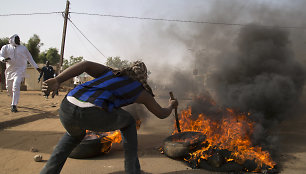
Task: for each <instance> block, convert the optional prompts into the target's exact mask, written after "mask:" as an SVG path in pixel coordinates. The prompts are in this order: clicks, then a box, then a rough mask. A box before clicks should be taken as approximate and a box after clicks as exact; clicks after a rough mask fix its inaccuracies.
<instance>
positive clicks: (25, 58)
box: [0, 35, 38, 105]
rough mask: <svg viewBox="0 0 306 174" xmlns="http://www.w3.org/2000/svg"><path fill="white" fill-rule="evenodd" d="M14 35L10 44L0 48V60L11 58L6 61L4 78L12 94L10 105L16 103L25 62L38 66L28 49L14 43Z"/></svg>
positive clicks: (25, 65) (24, 70)
mask: <svg viewBox="0 0 306 174" xmlns="http://www.w3.org/2000/svg"><path fill="white" fill-rule="evenodd" d="M16 36H17V35H14V36H12V37H11V38H10V44H7V45H4V46H3V47H2V48H1V50H0V61H2V60H4V59H5V58H11V60H8V61H7V62H6V70H5V79H6V86H7V90H8V92H9V94H10V95H11V96H12V105H17V103H18V100H19V93H20V83H21V81H22V79H23V78H24V76H25V72H26V69H27V62H30V64H31V65H32V66H34V67H35V68H38V66H37V64H36V63H35V61H34V60H33V57H32V55H31V54H30V52H29V50H28V49H27V48H26V47H25V46H23V45H16V44H15V42H14V41H15V37H16Z"/></svg>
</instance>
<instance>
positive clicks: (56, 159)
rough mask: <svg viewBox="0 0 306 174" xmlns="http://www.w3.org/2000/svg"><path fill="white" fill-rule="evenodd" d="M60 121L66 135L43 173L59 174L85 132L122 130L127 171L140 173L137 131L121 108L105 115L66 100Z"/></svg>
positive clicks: (63, 102) (133, 122) (61, 109)
mask: <svg viewBox="0 0 306 174" xmlns="http://www.w3.org/2000/svg"><path fill="white" fill-rule="evenodd" d="M59 114H60V120H61V122H62V124H63V126H64V128H65V129H66V131H67V132H66V133H65V134H64V136H63V137H62V138H61V140H60V141H59V142H58V144H57V145H56V147H55V149H54V151H53V152H52V155H51V157H50V159H49V160H48V162H47V163H46V165H45V166H44V168H43V169H42V170H41V172H40V174H57V173H60V172H61V170H62V168H63V166H64V164H65V162H66V160H67V158H68V156H69V154H70V153H71V152H72V150H73V149H74V148H75V147H76V146H77V145H78V144H79V143H80V142H81V141H82V139H83V138H84V136H85V134H86V130H92V131H100V132H108V131H114V130H118V129H120V131H121V135H122V142H123V147H124V152H125V163H124V166H125V172H126V173H127V174H140V165H139V161H138V155H137V131H136V122H135V119H134V118H133V117H132V116H131V115H130V114H129V113H128V112H127V111H125V110H123V109H121V108H119V109H114V110H113V111H112V112H106V111H104V110H102V109H100V108H98V107H87V108H81V107H78V106H76V105H74V104H72V103H70V102H69V101H68V100H67V99H66V97H65V98H64V99H63V101H62V104H61V107H60V111H59Z"/></svg>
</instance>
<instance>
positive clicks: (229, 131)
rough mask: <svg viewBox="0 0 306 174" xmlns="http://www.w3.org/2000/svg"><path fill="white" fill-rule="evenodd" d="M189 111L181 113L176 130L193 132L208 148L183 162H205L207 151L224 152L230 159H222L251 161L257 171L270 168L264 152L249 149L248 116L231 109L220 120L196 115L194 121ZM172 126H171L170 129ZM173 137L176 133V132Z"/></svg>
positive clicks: (258, 149) (251, 125) (189, 109)
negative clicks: (201, 134)
mask: <svg viewBox="0 0 306 174" xmlns="http://www.w3.org/2000/svg"><path fill="white" fill-rule="evenodd" d="M191 111H192V109H191V107H188V108H187V109H186V110H182V111H181V115H180V116H181V117H180V120H179V122H180V126H181V130H182V132H187V131H195V132H201V133H203V134H205V135H206V142H203V143H208V146H204V147H203V148H202V149H199V150H197V151H195V152H193V153H191V154H190V158H189V159H185V160H186V161H190V160H197V161H198V162H200V160H201V159H207V158H208V157H210V156H211V155H209V153H207V151H208V150H209V149H214V148H218V149H227V150H229V151H230V152H231V158H228V159H226V160H227V161H228V162H229V161H235V162H237V163H238V164H243V163H244V162H245V160H247V159H249V160H254V161H255V162H256V164H257V166H258V167H257V169H255V171H259V170H260V169H261V168H262V167H263V165H265V166H268V167H269V168H270V169H271V168H273V167H274V166H275V165H276V163H275V162H274V161H273V160H272V159H271V157H270V154H269V153H268V152H267V151H263V150H262V148H261V147H257V146H255V147H253V146H252V143H251V139H250V137H251V135H252V133H253V128H254V122H251V121H250V120H248V118H247V116H249V115H250V113H247V114H243V113H238V114H237V113H235V112H234V110H232V109H226V110H225V112H224V113H225V114H226V117H223V118H222V119H221V120H212V119H210V118H209V117H207V115H205V114H199V115H198V117H197V118H194V117H192V112H191ZM175 126H176V125H175V124H174V127H175ZM173 133H177V130H176V129H175V131H174V132H173Z"/></svg>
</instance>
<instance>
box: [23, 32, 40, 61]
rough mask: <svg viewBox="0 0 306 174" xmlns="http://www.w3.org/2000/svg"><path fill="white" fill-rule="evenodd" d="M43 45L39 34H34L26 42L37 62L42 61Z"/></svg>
mask: <svg viewBox="0 0 306 174" xmlns="http://www.w3.org/2000/svg"><path fill="white" fill-rule="evenodd" d="M42 45H43V43H40V38H39V36H38V35H37V34H34V35H33V36H32V37H31V38H30V39H29V41H28V43H27V44H26V47H27V48H28V50H29V52H30V53H31V55H32V57H33V59H34V61H35V62H41V61H40V60H39V59H38V57H39V52H40V47H41V46H42Z"/></svg>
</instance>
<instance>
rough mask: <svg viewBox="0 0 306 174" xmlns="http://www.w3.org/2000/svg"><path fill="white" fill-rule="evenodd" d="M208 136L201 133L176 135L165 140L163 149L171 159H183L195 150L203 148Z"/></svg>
mask: <svg viewBox="0 0 306 174" xmlns="http://www.w3.org/2000/svg"><path fill="white" fill-rule="evenodd" d="M205 139H206V136H205V135H203V134H202V133H200V132H181V133H176V134H173V135H171V136H169V137H168V138H166V139H165V140H164V144H163V149H164V153H165V155H167V156H168V157H170V158H183V157H185V156H187V155H188V153H190V152H192V151H194V150H195V148H198V147H203V145H204V146H205V144H202V142H205Z"/></svg>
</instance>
